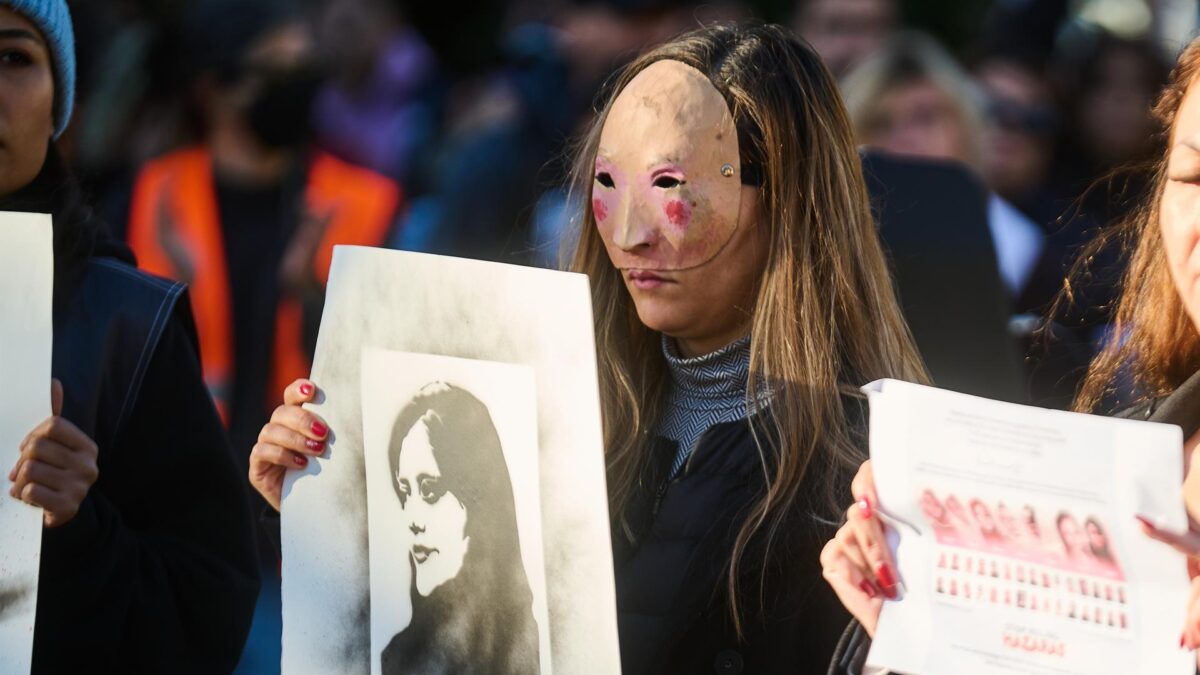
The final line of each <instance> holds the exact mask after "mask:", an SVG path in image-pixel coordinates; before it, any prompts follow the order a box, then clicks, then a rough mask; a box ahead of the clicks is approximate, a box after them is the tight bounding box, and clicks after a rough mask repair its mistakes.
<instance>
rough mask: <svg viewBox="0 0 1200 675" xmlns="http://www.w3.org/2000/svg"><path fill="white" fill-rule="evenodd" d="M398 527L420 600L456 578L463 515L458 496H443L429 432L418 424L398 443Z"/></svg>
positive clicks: (465, 542)
mask: <svg viewBox="0 0 1200 675" xmlns="http://www.w3.org/2000/svg"><path fill="white" fill-rule="evenodd" d="M396 484H397V486H398V491H399V493H400V495H401V497H400V507H401V509H402V510H403V511H404V527H407V528H408V530H409V533H410V534H411V535H412V539H411V542H412V543H411V546H410V549H409V555H410V556H411V557H412V561H413V569H414V570H415V577H416V578H415V579H413V585H414V586H415V587H416V589H417V593H418V594H420V595H421V596H422V597H428V596H429V594H430V593H432V592H433V591H434V589H436V588H437V587H438V586H441V585H442V584H444V583H446V582H447V581H450V580H451V579H453V578H454V577H456V576H458V573H459V571H460V570H462V566H463V560H464V559H465V558H466V557H467V548H468V546H469V545H470V543H471V539H470V537H468V536H466V528H467V510H466V507H464V506H463V503H462V502H461V501H459V499H458V497H456V496H455V495H454V493H452V492H448V491H447V490H446V488H445V485H444V484H443V483H442V474H441V471H440V470H439V468H438V464H437V460H436V458H435V457H434V455H433V446H432V445H431V444H430V442H429V429H428V427H426V426H425V421H424V420H422V421H420V422H418V423H417V424H415V425H414V426H413V428H412V429H411V430H410V431H409V432H408V435H407V436H405V437H404V440H403V441H402V442H401V443H400V458H399V462H398V466H397V468H396Z"/></svg>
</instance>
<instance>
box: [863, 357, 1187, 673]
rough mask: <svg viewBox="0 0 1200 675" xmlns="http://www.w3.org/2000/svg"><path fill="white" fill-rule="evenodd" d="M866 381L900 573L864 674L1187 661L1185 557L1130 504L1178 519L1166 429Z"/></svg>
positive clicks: (1178, 479)
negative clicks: (1147, 531)
mask: <svg viewBox="0 0 1200 675" xmlns="http://www.w3.org/2000/svg"><path fill="white" fill-rule="evenodd" d="M864 389H865V390H866V391H867V393H868V396H869V399H870V405H871V422H870V424H871V440H870V445H871V462H872V468H873V475H874V476H875V484H876V490H877V493H878V496H879V502H880V503H879V507H880V508H879V511H880V512H881V513H883V514H885V518H887V519H888V520H889V521H890V523H891V524H892V525H893V526H894V527H893V528H892V533H893V534H895V535H898V541H894V542H893V543H894V544H895V546H894V551H895V555H896V563H897V566H898V568H899V575H900V582H901V584H902V587H903V594H902V596H901V598H900V599H899V600H898V601H895V602H890V601H889V602H884V605H883V611H882V613H881V615H880V618H879V625H878V627H877V629H876V632H875V639H874V641H873V642H872V646H871V651H870V653H869V655H868V658H867V665H868V669H867V672H879V671H881V670H887V669H891V670H894V671H897V672H912V673H921V674H922V675H939V674H943V673H979V674H980V675H991V674H1000V673H1005V674H1008V673H1029V674H1033V675H1071V674H1079V675H1083V674H1085V673H1086V674H1089V675H1097V674H1100V675H1103V674H1105V673H1112V674H1113V675H1116V674H1118V673H1121V674H1135V673H1141V674H1144V675H1151V674H1155V675H1171V674H1175V675H1191V674H1192V673H1193V672H1195V668H1196V663H1195V656H1194V655H1193V654H1192V653H1191V652H1187V651H1184V650H1181V649H1180V648H1179V644H1178V643H1179V634H1180V632H1181V631H1182V629H1183V626H1184V618H1185V611H1186V605H1187V599H1188V595H1189V591H1190V584H1189V582H1188V576H1187V571H1186V562H1185V559H1184V557H1183V556H1182V555H1181V554H1179V553H1177V552H1175V551H1174V550H1172V549H1171V548H1170V547H1168V546H1166V545H1165V544H1162V543H1159V542H1156V541H1153V540H1151V539H1149V538H1148V537H1146V536H1145V535H1143V534H1142V533H1141V531H1140V530H1139V526H1138V523H1137V520H1136V519H1135V516H1136V515H1138V514H1141V515H1144V516H1147V517H1149V518H1150V519H1151V520H1152V521H1153V522H1155V523H1156V524H1158V525H1159V526H1160V527H1163V528H1166V529H1168V530H1173V531H1183V530H1186V529H1187V518H1186V516H1185V514H1184V507H1183V498H1182V491H1181V487H1182V485H1183V451H1182V447H1183V439H1182V433H1181V431H1180V429H1179V427H1176V426H1173V425H1166V424H1153V423H1149V422H1137V421H1132V420H1124V419H1113V418H1107V417H1099V416H1095V415H1083V414H1078V413H1069V412H1062V411H1057V410H1045V409H1041V408H1034V407H1030V406H1021V405H1016V404H1012V403H1002V402H998V401H990V400H987V399H983V398H978V397H975V396H967V395H965V394H956V393H953V392H949V391H945V390H941V389H935V388H932V387H923V386H920V385H915V384H910V383H907V382H898V381H895V380H881V381H879V382H875V383H872V384H870V385H868V386H867V387H864ZM894 539H895V538H894Z"/></svg>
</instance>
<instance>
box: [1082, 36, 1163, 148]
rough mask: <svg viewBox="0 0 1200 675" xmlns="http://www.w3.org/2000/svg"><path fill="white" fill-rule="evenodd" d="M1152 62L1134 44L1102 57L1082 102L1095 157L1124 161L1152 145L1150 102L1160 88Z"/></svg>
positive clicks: (1087, 136)
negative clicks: (1157, 84) (1132, 46)
mask: <svg viewBox="0 0 1200 675" xmlns="http://www.w3.org/2000/svg"><path fill="white" fill-rule="evenodd" d="M1152 67H1153V64H1150V63H1148V62H1147V61H1146V58H1145V57H1144V56H1143V55H1142V54H1140V53H1139V52H1137V51H1135V50H1134V49H1132V48H1130V47H1121V48H1116V49H1113V50H1111V51H1109V52H1108V53H1107V54H1105V55H1103V56H1102V57H1101V58H1100V61H1099V63H1098V64H1097V68H1096V72H1095V76H1094V79H1093V81H1091V82H1090V83H1088V85H1087V86H1086V87H1085V88H1084V90H1083V92H1082V95H1081V97H1080V100H1079V103H1078V105H1079V107H1078V111H1079V112H1078V120H1077V121H1078V123H1079V125H1080V129H1079V131H1080V135H1081V138H1082V140H1083V142H1084V143H1085V144H1086V146H1087V150H1088V152H1089V153H1090V154H1091V155H1092V156H1093V158H1095V159H1097V160H1099V161H1102V162H1106V163H1116V162H1123V161H1127V160H1129V159H1133V158H1136V157H1137V156H1139V155H1140V154H1142V153H1143V152H1144V151H1145V149H1146V148H1147V147H1148V145H1149V143H1150V141H1151V138H1152V137H1153V134H1154V123H1153V119H1152V118H1151V116H1150V106H1151V105H1152V104H1153V103H1154V97H1155V95H1156V93H1157V91H1156V87H1155V85H1154V81H1153V78H1154V76H1153V72H1152V70H1151V69H1152Z"/></svg>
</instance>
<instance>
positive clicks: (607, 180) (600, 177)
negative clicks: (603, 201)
mask: <svg viewBox="0 0 1200 675" xmlns="http://www.w3.org/2000/svg"><path fill="white" fill-rule="evenodd" d="M596 182H597V183H599V184H601V185H603V186H604V187H606V188H611V187H613V186H615V185H616V183H613V179H612V175H611V174H609V173H608V172H607V171H601V172H600V173H598V174H596Z"/></svg>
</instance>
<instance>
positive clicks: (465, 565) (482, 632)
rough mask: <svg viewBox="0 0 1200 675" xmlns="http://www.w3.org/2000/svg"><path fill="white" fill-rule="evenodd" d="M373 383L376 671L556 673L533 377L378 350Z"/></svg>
mask: <svg viewBox="0 0 1200 675" xmlns="http://www.w3.org/2000/svg"><path fill="white" fill-rule="evenodd" d="M362 372H363V392H362V400H363V432H364V444H365V454H366V463H367V492H368V494H367V504H368V521H369V534H370V567H371V651H372V671H373V672H375V673H382V674H383V675H401V674H405V675H407V674H410V673H437V674H441V673H454V674H459V673H463V674H468V673H488V674H489V675H490V674H495V675H508V674H512V675H516V674H526V673H528V674H536V673H548V672H549V671H550V662H549V658H545V659H542V658H541V655H542V654H546V655H547V657H548V655H549V645H548V642H549V630H548V628H546V626H547V616H546V607H545V574H544V567H543V564H542V557H543V556H542V541H541V536H540V532H541V523H540V509H539V504H538V480H537V477H538V456H537V402H536V394H535V391H534V379H533V372H532V369H530V368H529V367H526V366H516V365H510V364H501V363H493V362H488V361H478V360H468V359H458V358H451V357H443V356H430V355H426V354H412V353H405V352H392V351H385V350H380V349H371V348H368V349H364V351H363V363H362ZM543 641H546V645H545V648H543Z"/></svg>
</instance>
